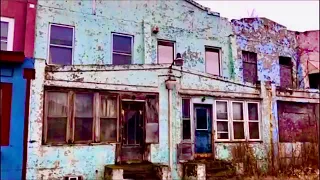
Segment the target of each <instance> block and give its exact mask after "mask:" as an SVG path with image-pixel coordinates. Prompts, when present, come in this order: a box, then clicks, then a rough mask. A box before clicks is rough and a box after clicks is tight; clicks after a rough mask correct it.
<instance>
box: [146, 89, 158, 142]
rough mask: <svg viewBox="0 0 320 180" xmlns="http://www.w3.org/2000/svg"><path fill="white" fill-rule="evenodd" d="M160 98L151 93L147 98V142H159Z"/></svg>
mask: <svg viewBox="0 0 320 180" xmlns="http://www.w3.org/2000/svg"><path fill="white" fill-rule="evenodd" d="M158 103H159V98H158V96H155V95H154V96H152V95H149V96H147V98H146V115H145V117H146V139H145V142H146V143H159V104H158Z"/></svg>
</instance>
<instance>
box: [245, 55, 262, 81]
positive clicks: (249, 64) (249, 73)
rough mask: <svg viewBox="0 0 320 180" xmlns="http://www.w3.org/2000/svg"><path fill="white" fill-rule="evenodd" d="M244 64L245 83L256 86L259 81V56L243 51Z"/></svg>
mask: <svg viewBox="0 0 320 180" xmlns="http://www.w3.org/2000/svg"><path fill="white" fill-rule="evenodd" d="M242 62H243V81H244V82H249V83H252V84H256V82H257V80H258V73H257V54H256V53H253V52H248V51H242Z"/></svg>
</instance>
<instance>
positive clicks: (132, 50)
mask: <svg viewBox="0 0 320 180" xmlns="http://www.w3.org/2000/svg"><path fill="white" fill-rule="evenodd" d="M114 35H117V36H123V37H130V38H131V62H130V64H134V62H133V52H134V39H133V38H134V36H133V35H127V34H121V33H116V32H113V33H111V46H110V49H111V51H110V52H111V53H110V55H111V58H110V59H111V64H113V53H114V52H113V36H114ZM115 54H119V53H117V52H115ZM123 55H126V56H129V55H128V54H123Z"/></svg>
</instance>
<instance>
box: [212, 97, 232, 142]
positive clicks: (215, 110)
mask: <svg viewBox="0 0 320 180" xmlns="http://www.w3.org/2000/svg"><path fill="white" fill-rule="evenodd" d="M217 102H226V103H227V119H218V113H217ZM229 104H230V103H229V101H228V100H219V99H218V100H215V102H214V106H215V108H214V113H215V116H214V123H215V128H216V129H215V141H216V142H227V141H230V136H231V135H230V134H231V127H230V121H229V119H230V108H229ZM218 121H219V122H227V124H228V139H218ZM224 134H225V133H224Z"/></svg>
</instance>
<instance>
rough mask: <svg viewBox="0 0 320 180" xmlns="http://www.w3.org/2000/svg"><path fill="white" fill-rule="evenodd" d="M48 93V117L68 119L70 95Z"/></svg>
mask: <svg viewBox="0 0 320 180" xmlns="http://www.w3.org/2000/svg"><path fill="white" fill-rule="evenodd" d="M47 93H48V102H47V103H48V117H67V112H68V107H67V106H68V103H67V101H68V94H67V93H61V92H47Z"/></svg>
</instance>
